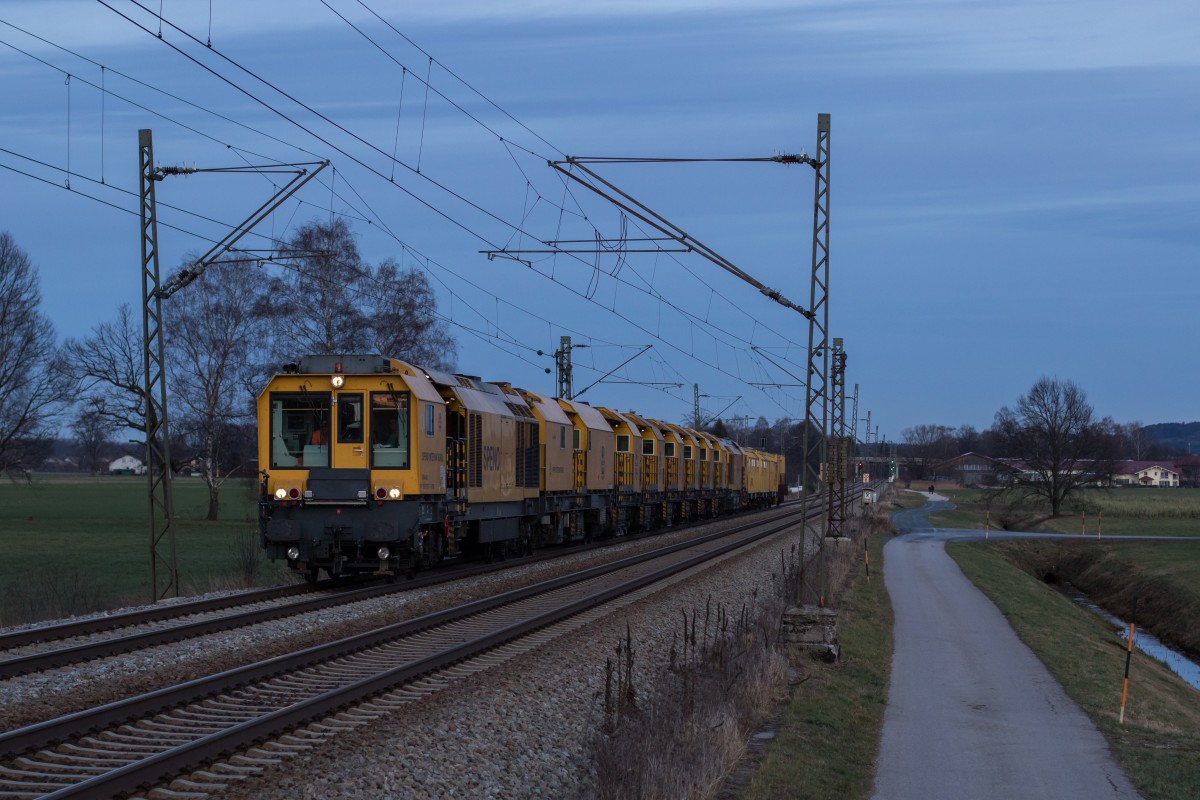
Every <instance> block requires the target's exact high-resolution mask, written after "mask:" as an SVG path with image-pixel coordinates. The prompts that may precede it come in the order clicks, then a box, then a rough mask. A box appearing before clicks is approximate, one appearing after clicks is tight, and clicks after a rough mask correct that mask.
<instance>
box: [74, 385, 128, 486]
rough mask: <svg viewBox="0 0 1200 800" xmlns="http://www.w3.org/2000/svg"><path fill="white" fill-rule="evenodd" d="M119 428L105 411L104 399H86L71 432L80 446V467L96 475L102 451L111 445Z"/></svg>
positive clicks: (94, 397)
mask: <svg viewBox="0 0 1200 800" xmlns="http://www.w3.org/2000/svg"><path fill="white" fill-rule="evenodd" d="M116 428H117V424H116V423H114V422H113V421H112V418H111V417H110V416H109V415H108V414H107V413H106V412H105V410H104V399H103V398H102V397H98V396H93V397H89V398H86V399H85V400H84V401H83V403H82V408H81V410H80V411H79V413H78V414H77V416H76V417H75V421H74V422H73V423H71V432H72V433H74V434H75V443H76V444H78V445H79V453H80V455H81V456H82V459H81V463H80V467H81V468H84V469H87V470H88V471H89V472H92V473H95V472H96V471H97V470H98V467H99V463H100V454H101V451H103V450H104V448H105V447H106V446H107V445H108V444H109V439H110V437H111V436H112V434H113V431H115V430H116Z"/></svg>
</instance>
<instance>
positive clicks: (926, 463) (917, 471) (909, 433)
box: [900, 425, 954, 480]
mask: <svg viewBox="0 0 1200 800" xmlns="http://www.w3.org/2000/svg"><path fill="white" fill-rule="evenodd" d="M900 435H901V436H902V437H904V442H905V445H906V447H905V449H904V450H905V452H904V455H905V458H906V459H907V461H908V465H909V468H910V469H911V470H912V475H911V476H910V477H912V478H914V479H916V480H923V479H924V478H925V476H926V475H927V474H928V472H929V468H930V467H931V466H933V465H934V464H936V463H937V462H939V461H944V460H946V459H947V458H949V457H950V456H951V455H952V454H953V450H954V438H953V431H952V429H951V428H949V427H947V426H946V425H914V426H913V427H911V428H905V429H904V430H902V431H900Z"/></svg>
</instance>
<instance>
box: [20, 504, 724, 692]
mask: <svg viewBox="0 0 1200 800" xmlns="http://www.w3.org/2000/svg"><path fill="white" fill-rule="evenodd" d="M710 521H711V520H703V521H702V522H705V523H707V522H710ZM677 529H678V528H677ZM661 532H662V531H661V530H656V531H653V532H650V533H648V534H646V535H647V536H652V535H656V534H659V533H661ZM640 538H642V536H641V535H638V536H632V537H630V536H625V537H620V538H619V539H614V540H606V541H604V542H602V543H599V544H593V545H585V546H577V547H571V548H567V549H555V550H549V551H544V552H543V553H542V554H540V555H539V556H535V557H531V558H522V559H513V560H510V561H507V562H503V563H500V564H487V565H481V564H476V565H469V566H465V567H462V566H460V567H458V568H456V569H453V570H451V571H448V572H442V573H439V574H436V575H428V576H426V577H423V578H417V579H413V580H409V581H405V582H404V583H397V584H384V585H376V586H367V587H362V588H356V589H350V590H349V591H344V592H339V593H337V594H321V595H319V596H317V597H313V598H310V599H307V600H300V601H298V602H295V603H289V604H286V605H279V606H274V607H270V608H258V609H251V610H248V611H243V612H240V613H234V614H229V615H225V616H220V617H213V618H208V619H200V620H195V621H192V622H185V623H182V624H179V625H173V626H171V627H164V628H157V629H154V630H149V631H139V632H136V633H130V634H127V635H124V636H115V637H112V638H108V639H103V640H100V641H95V642H84V643H81V644H77V645H71V646H67V647H58V648H54V649H50V650H43V651H40V652H36V653H28V654H25V655H21V656H15V657H11V658H7V659H3V660H0V680H3V679H5V678H11V677H15V676H18V675H24V674H27V673H31V672H37V671H40V670H47V669H54V668H57V667H63V666H67V665H69V664H73V663H78V662H83V661H90V660H94V659H99V658H105V657H108V656H114V655H120V654H122V653H130V652H135V651H137V650H141V649H144V648H148V647H155V646H158V645H163V644H171V643H173V642H178V641H183V640H185V639H189V638H194V637H197V636H205V635H208V634H211V633H219V632H221V631H226V630H231V629H234V628H240V627H245V626H248V625H255V624H258V623H261V622H269V621H272V620H277V619H283V618H286V617H289V616H294V615H297V614H303V613H308V612H312V611H317V610H320V609H324V608H331V607H334V606H338V605H344V604H347V603H354V602H359V601H363V600H369V599H372V598H375V597H380V596H383V595H387V594H391V593H393V592H400V591H408V590H411V589H422V588H426V587H429V586H435V585H438V584H440V583H446V582H448V581H452V580H461V579H463V578H468V577H473V576H475V575H482V574H488V573H491V572H496V571H499V570H502V569H508V568H510V567H513V566H517V565H520V564H527V563H534V562H537V561H544V560H550V559H553V558H558V557H561V556H564V555H571V554H574V553H579V552H587V551H590V550H596V549H600V548H603V547H606V546H609V545H612V544H619V543H623V542H628V541H636V540H638V539H640ZM346 583H347V581H346V580H345V579H340V580H332V581H323V582H321V583H320V584H317V585H315V586H308V585H305V584H297V585H293V586H284V587H272V588H270V589H264V590H260V591H254V592H246V593H240V594H236V595H226V596H223V597H219V598H211V599H208V600H198V601H195V602H192V603H179V604H172V605H170V606H167V607H154V608H149V609H145V610H141V611H131V612H127V613H125V614H114V615H112V616H109V617H98V618H95V619H89V620H79V621H76V622H68V623H64V624H62V625H55V626H47V627H44V628H36V629H31V630H26V631H17V632H14V633H11V634H6V635H2V636H0V650H3V649H14V648H16V647H19V646H29V645H33V644H41V643H43V642H48V641H56V640H61V639H63V638H68V637H75V636H84V635H92V634H97V633H104V632H106V631H110V630H114V629H118V628H123V627H132V626H135V625H144V624H151V623H155V622H166V621H169V620H172V619H177V618H182V617H187V616H195V615H197V614H205V613H212V612H215V611H224V610H227V609H231V608H237V607H238V606H241V605H252V604H254V603H260V602H269V601H271V600H276V599H281V598H284V597H290V596H296V595H305V594H312V593H314V592H321V591H322V590H328V589H337V588H338V587H339V586H345V585H346ZM39 633H41V634H42V635H40V636H39V635H38V634H39Z"/></svg>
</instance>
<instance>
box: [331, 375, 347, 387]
mask: <svg viewBox="0 0 1200 800" xmlns="http://www.w3.org/2000/svg"><path fill="white" fill-rule="evenodd" d="M330 382H331V383H332V384H333V388H335V389H340V388H342V386H343V385H344V384H345V383H346V376H345V375H334V376H333V378H332V380H331V381H330Z"/></svg>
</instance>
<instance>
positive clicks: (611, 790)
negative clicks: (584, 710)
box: [592, 592, 787, 800]
mask: <svg viewBox="0 0 1200 800" xmlns="http://www.w3.org/2000/svg"><path fill="white" fill-rule="evenodd" d="M778 594H779V595H780V597H781V596H782V592H779V593H778ZM781 607H782V603H781V602H779V601H776V602H764V603H763V604H762V605H761V606H760V607H759V608H758V609H757V611H756V612H754V613H751V611H750V609H748V608H747V609H744V610H743V611H742V612H741V613H740V614H739V615H738V616H737V617H731V616H730V615H728V614H727V613H726V611H725V609H724V608H723V607H722V606H720V605H716V606H714V605H712V604H709V605H708V607H707V608H706V609H704V610H700V609H696V610H693V611H692V612H691V613H690V614H686V613H685V614H683V615H682V617H681V621H680V628H679V631H678V632H677V633H676V636H675V639H674V641H673V644H672V647H671V653H670V666H669V668H668V670H667V671H666V672H665V673H662V674H660V675H657V676H653V677H652V678H651V679H650V680H648V681H646V682H645V683H646V685H645V686H643V687H641V688H639V687H638V685H637V681H636V679H635V671H636V669H637V664H638V655H639V654H638V653H637V652H636V650H635V649H634V644H635V642H634V637H633V633H632V631H631V630H628V629H627V631H626V638H625V640H624V641H622V642H621V643H620V644H619V645H618V646H617V648H616V654H615V657H614V658H610V659H609V660H608V663H607V664H606V691H605V711H606V714H605V731H604V733H605V736H604V738H603V741H602V742H601V745H600V748H599V750H598V752H597V755H596V762H595V764H596V776H597V781H596V785H595V786H594V787H593V794H592V796H593V797H594V798H596V799H597V800H626V798H635V797H636V798H643V799H644V800H683V799H684V798H708V797H712V796H714V794H715V792H716V791H717V789H719V787H720V786H721V783H722V781H724V779H725V776H726V775H727V774H728V772H729V770H730V769H731V768H732V767H733V766H734V765H735V764H737V763H738V761H739V760H740V759H741V758H742V757H743V755H744V754H745V752H746V741H747V739H748V738H749V736H750V734H751V733H752V732H753V731H754V729H755V727H756V725H757V724H758V723H759V722H760V721H761V720H762V719H764V718H765V717H766V716H767V715H769V714H770V712H771V711H772V710H773V709H774V707H775V705H776V703H777V702H778V700H779V698H780V696H781V693H782V691H783V687H784V686H785V684H786V680H787V663H786V661H785V660H784V659H783V657H782V656H780V655H779V654H777V653H776V652H775V650H774V646H773V645H774V637H775V635H776V632H777V628H778V614H779V613H780V610H781Z"/></svg>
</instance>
